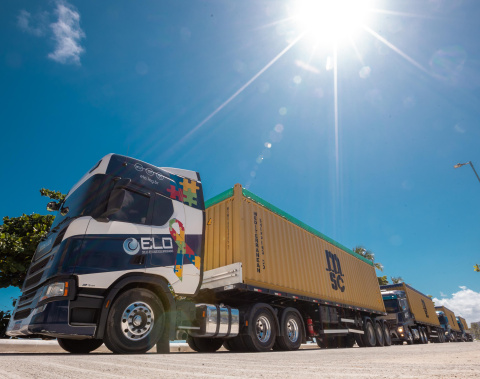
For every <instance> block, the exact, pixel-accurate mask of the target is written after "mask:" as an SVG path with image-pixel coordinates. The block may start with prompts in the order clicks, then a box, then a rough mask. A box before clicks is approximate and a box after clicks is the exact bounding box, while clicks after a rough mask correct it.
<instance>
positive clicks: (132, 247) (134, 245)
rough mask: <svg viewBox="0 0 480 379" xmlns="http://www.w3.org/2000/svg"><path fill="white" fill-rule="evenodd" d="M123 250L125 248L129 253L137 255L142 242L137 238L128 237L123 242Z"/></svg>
mask: <svg viewBox="0 0 480 379" xmlns="http://www.w3.org/2000/svg"><path fill="white" fill-rule="evenodd" d="M123 250H125V253H127V254H130V255H135V254H137V253H138V251H139V250H140V244H139V243H138V241H137V240H136V239H135V238H127V239H126V240H125V241H124V242H123Z"/></svg>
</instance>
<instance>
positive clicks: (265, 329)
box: [256, 316, 272, 343]
mask: <svg viewBox="0 0 480 379" xmlns="http://www.w3.org/2000/svg"><path fill="white" fill-rule="evenodd" d="M256 332H257V338H258V340H259V341H260V342H263V343H265V342H268V340H269V339H270V335H271V333H272V328H271V326H270V321H269V320H268V318H267V317H265V316H260V317H259V318H258V320H257V325H256Z"/></svg>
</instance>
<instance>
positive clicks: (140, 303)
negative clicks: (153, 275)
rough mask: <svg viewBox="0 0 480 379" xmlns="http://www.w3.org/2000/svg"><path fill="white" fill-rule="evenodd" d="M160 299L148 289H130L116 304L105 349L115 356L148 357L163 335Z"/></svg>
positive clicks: (106, 332) (106, 337)
mask: <svg viewBox="0 0 480 379" xmlns="http://www.w3.org/2000/svg"><path fill="white" fill-rule="evenodd" d="M164 316H165V312H164V308H163V304H162V302H161V301H160V299H159V298H158V297H157V296H156V295H155V294H154V293H153V292H151V291H149V290H147V289H145V288H135V289H130V290H128V291H125V292H124V293H122V294H121V295H120V296H119V297H118V298H117V299H116V300H115V301H114V303H113V305H112V307H111V309H110V312H109V314H108V317H107V324H106V327H105V338H104V342H105V346H107V347H108V348H109V349H110V350H111V351H112V352H113V353H115V354H132V353H137V354H138V353H145V352H147V351H148V350H150V349H151V348H152V347H153V346H155V344H156V343H157V342H158V340H159V339H160V337H161V336H162V334H163V329H164V324H165V320H164Z"/></svg>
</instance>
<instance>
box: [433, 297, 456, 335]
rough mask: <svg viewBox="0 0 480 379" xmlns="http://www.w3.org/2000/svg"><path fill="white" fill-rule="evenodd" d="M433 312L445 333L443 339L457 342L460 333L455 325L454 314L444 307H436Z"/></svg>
mask: <svg viewBox="0 0 480 379" xmlns="http://www.w3.org/2000/svg"><path fill="white" fill-rule="evenodd" d="M435 311H436V313H437V316H438V321H439V322H440V325H441V326H442V329H443V332H444V333H445V339H446V341H448V342H459V341H461V339H462V331H461V330H460V326H459V325H458V323H457V319H456V317H455V313H453V311H451V310H450V309H448V308H447V307H445V306H443V305H442V306H436V307H435Z"/></svg>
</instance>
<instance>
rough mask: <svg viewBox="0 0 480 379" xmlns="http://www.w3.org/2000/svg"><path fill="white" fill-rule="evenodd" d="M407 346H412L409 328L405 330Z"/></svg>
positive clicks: (411, 335)
mask: <svg viewBox="0 0 480 379" xmlns="http://www.w3.org/2000/svg"><path fill="white" fill-rule="evenodd" d="M407 345H413V334H412V331H411V330H410V328H408V329H407Z"/></svg>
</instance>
